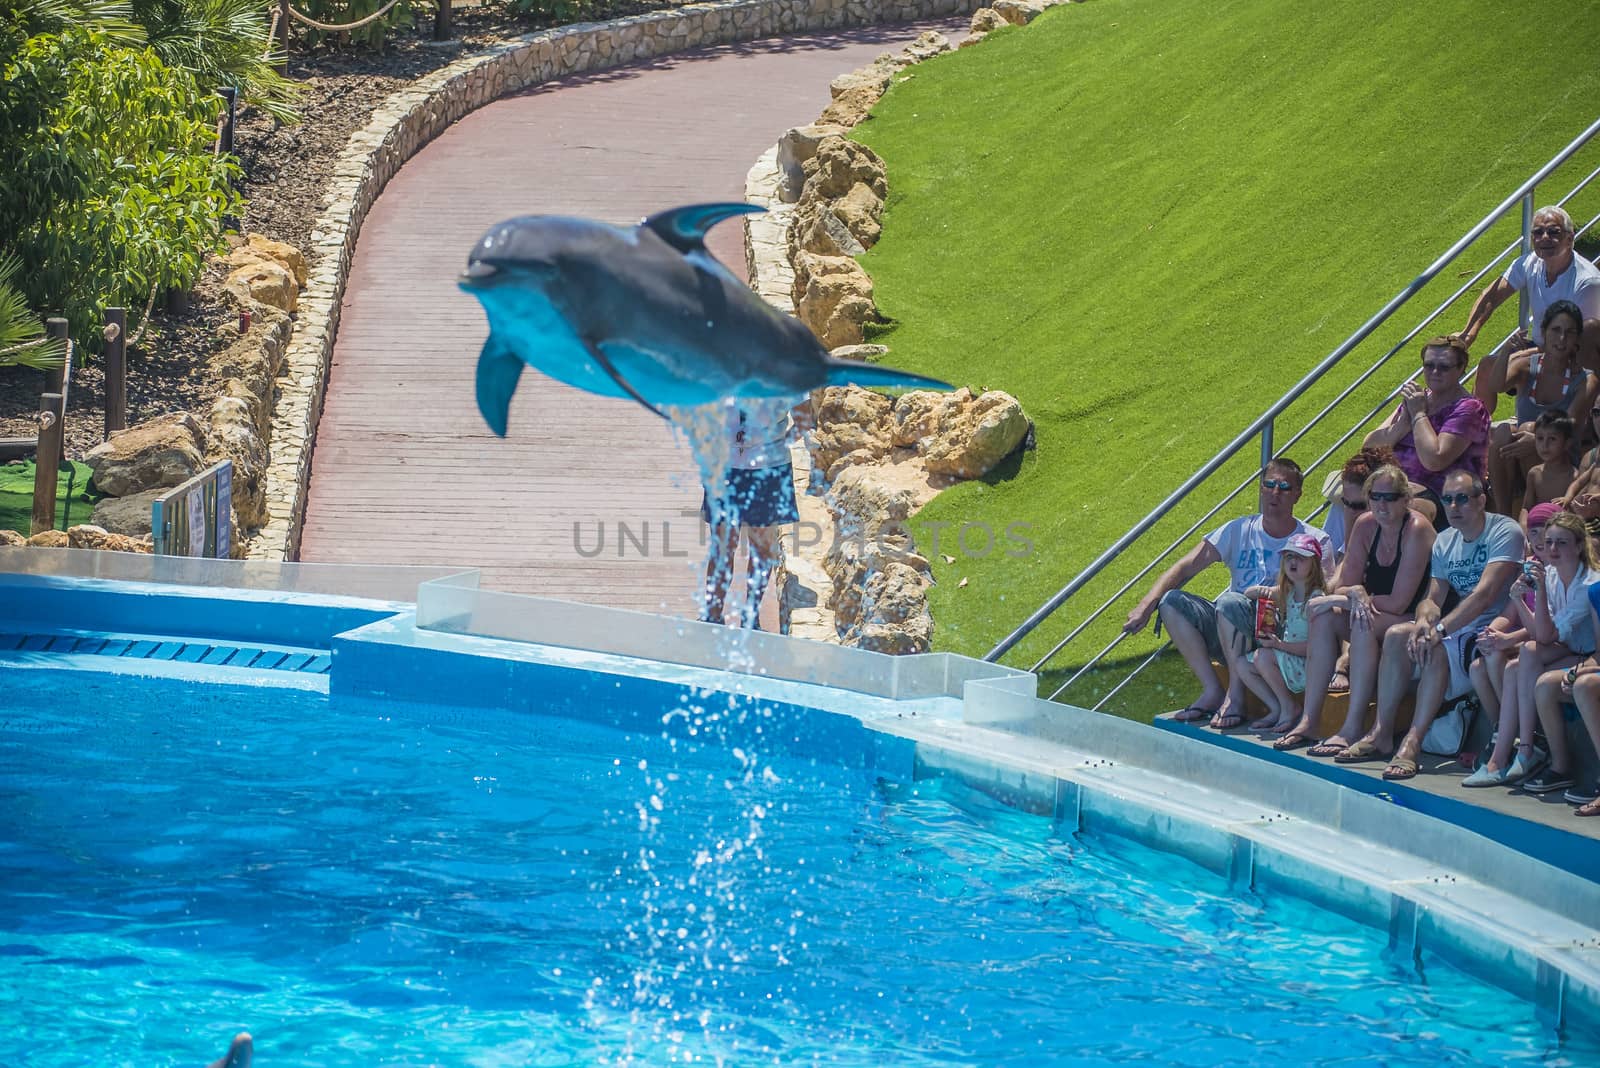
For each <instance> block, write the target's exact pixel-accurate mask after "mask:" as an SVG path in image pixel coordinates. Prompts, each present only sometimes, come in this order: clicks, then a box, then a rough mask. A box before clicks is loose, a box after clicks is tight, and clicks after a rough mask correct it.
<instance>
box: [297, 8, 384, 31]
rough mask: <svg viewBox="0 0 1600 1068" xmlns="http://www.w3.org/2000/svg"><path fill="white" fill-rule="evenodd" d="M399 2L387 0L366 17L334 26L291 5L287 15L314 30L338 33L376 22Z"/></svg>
mask: <svg viewBox="0 0 1600 1068" xmlns="http://www.w3.org/2000/svg"><path fill="white" fill-rule="evenodd" d="M399 2H400V0H389V2H388V3H387V4H384V5H383V7H382V8H380V9H379V10H377V11H374V12H373V13H372V14H370V15H368V16H367V17H366V18H364V19H357V20H356V21H355V22H348V23H345V24H344V25H343V26H334V25H331V24H329V23H326V22H318V21H317V20H316V19H314V18H311V17H310V16H309V15H302V14H301V13H300V12H298V11H296V10H295V9H294V8H293V7H290V8H289V15H290V17H291V18H293V19H294V20H295V21H296V22H298V23H300V24H301V25H303V26H310V27H311V28H312V29H314V30H323V31H325V32H327V33H338V32H340V31H343V30H358V29H360V28H361V27H363V26H365V25H366V24H367V23H369V22H377V21H378V20H379V19H381V18H383V16H385V15H387V14H388V13H389V10H390V9H391V8H393V7H394V5H396V4H398V3H399Z"/></svg>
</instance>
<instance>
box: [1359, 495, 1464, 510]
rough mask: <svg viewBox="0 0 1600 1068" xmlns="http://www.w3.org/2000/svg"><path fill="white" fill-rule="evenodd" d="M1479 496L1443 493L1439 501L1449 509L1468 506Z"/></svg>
mask: <svg viewBox="0 0 1600 1068" xmlns="http://www.w3.org/2000/svg"><path fill="white" fill-rule="evenodd" d="M1373 496H1374V497H1376V496H1377V494H1373ZM1477 496H1480V494H1477V493H1441V494H1439V499H1440V500H1441V501H1443V502H1444V503H1445V505H1446V507H1449V506H1452V505H1458V504H1468V503H1470V502H1471V500H1472V498H1474V497H1477Z"/></svg>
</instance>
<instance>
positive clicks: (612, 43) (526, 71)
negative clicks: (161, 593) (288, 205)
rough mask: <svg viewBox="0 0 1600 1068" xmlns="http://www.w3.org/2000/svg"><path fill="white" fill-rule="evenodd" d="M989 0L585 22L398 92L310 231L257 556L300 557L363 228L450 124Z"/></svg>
mask: <svg viewBox="0 0 1600 1068" xmlns="http://www.w3.org/2000/svg"><path fill="white" fill-rule="evenodd" d="M979 6H981V5H980V2H979V0H722V2H719V3H707V4H691V5H689V6H686V7H681V8H676V9H674V10H670V11H658V12H651V13H650V14H646V15H634V16H630V17H628V18H622V19H614V20H612V21H610V22H602V23H581V24H578V25H574V26H564V27H561V28H560V29H555V30H549V31H547V32H544V33H537V34H529V35H527V36H525V37H522V38H520V39H519V40H516V41H510V42H507V43H505V44H500V45H495V46H494V47H492V48H489V49H486V50H485V51H482V52H478V53H476V54H474V55H471V56H466V57H463V58H462V59H458V60H456V61H455V62H454V63H451V64H449V65H448V66H446V67H443V68H441V69H439V70H437V71H434V72H433V73H432V74H428V75H424V76H423V77H422V78H419V79H418V80H417V81H416V82H414V83H413V84H412V85H411V86H409V87H408V88H406V89H403V90H401V91H400V92H398V93H396V94H394V95H393V96H391V97H389V98H388V100H386V101H384V103H383V104H382V105H380V106H379V107H378V108H377V109H375V110H374V111H373V114H372V119H371V120H370V121H369V122H368V123H367V125H366V127H365V128H364V129H362V130H360V131H358V132H357V133H355V134H354V135H352V136H351V138H350V143H349V144H348V145H347V146H346V147H345V150H344V152H343V154H342V155H341V156H340V157H339V161H338V163H337V164H336V165H335V167H334V170H333V181H332V183H331V184H330V187H329V189H328V191H327V194H326V196H325V201H326V203H327V207H326V208H324V209H323V212H322V215H321V216H320V218H319V219H318V220H317V225H316V229H315V230H314V231H313V232H312V235H311V244H312V249H311V250H309V251H312V252H314V253H315V256H316V261H315V264H314V265H313V267H312V269H311V276H310V278H309V279H308V281H307V283H306V287H305V289H304V291H303V292H302V293H301V295H300V312H299V319H298V322H297V324H296V328H295V332H294V338H293V339H292V340H291V341H290V343H289V351H288V354H287V356H286V358H285V360H284V368H283V371H282V373H281V375H280V377H279V379H278V388H279V396H278V403H277V406H276V408H275V410H274V412H273V417H272V439H271V441H270V442H269V447H270V448H271V450H272V462H271V465H270V466H269V467H268V470H267V477H266V494H267V516H268V519H267V525H266V526H265V527H263V528H262V529H261V530H260V531H259V532H258V533H257V534H256V535H255V536H254V537H253V538H251V540H250V545H249V549H248V551H247V553H246V555H247V557H248V558H249V559H256V560H293V559H295V558H296V557H297V556H298V555H299V548H300V528H301V523H302V521H303V520H304V517H305V491H306V484H307V481H308V480H309V478H310V474H311V449H312V445H313V443H314V442H315V439H316V428H317V420H318V418H319V417H320V416H321V414H322V394H323V389H324V387H325V386H326V384H327V379H328V365H329V361H330V359H331V358H332V354H333V339H334V335H335V333H336V332H337V331H338V328H339V308H340V304H341V302H342V301H343V298H344V284H345V279H346V277H347V276H348V274H349V270H350V262H351V257H352V255H353V253H354V251H355V245H356V235H357V234H358V233H360V231H361V224H362V222H363V221H364V220H365V219H366V216H367V211H368V210H369V209H370V208H371V207H372V205H373V203H374V202H375V201H376V200H377V199H378V194H380V193H381V192H382V191H383V188H384V186H385V185H387V184H388V182H389V179H390V178H392V177H394V175H395V173H396V172H398V171H399V170H400V167H401V166H402V165H403V164H404V163H405V162H406V161H407V160H409V159H410V158H411V157H412V156H413V155H415V154H416V152H417V150H418V149H420V148H421V147H422V146H423V145H426V144H427V143H428V142H429V141H431V140H433V139H434V138H435V137H437V136H438V135H439V134H440V133H441V132H443V130H444V129H445V128H446V127H448V126H449V125H450V124H451V123H453V122H455V121H457V120H458V119H460V118H461V117H462V116H464V115H466V114H467V113H468V112H470V111H473V110H475V109H477V108H480V107H482V106H483V105H485V104H487V103H490V102H491V101H494V100H497V99H499V98H500V97H502V96H506V95H507V94H510V93H515V92H519V91H521V90H523V89H527V88H528V87H530V86H534V85H539V84H541V83H543V82H547V81H551V80H553V79H556V78H564V77H568V76H570V75H573V74H582V73H585V72H589V71H596V70H605V69H608V68H611V67H617V66H621V65H623V64H627V63H636V62H638V61H640V60H647V59H654V58H656V57H659V56H664V55H670V54H672V53H676V52H683V51H687V50H689V49H692V48H703V47H706V46H710V45H722V44H731V43H734V42H738V41H756V40H762V39H764V38H768V37H778V36H782V35H784V34H790V33H796V32H802V31H806V32H809V31H816V30H834V29H842V28H845V27H851V26H871V25H877V24H880V23H897V22H913V21H917V20H921V19H930V18H939V17H943V16H950V15H959V14H970V13H971V12H972V11H974V10H976V9H977V8H978V7H979Z"/></svg>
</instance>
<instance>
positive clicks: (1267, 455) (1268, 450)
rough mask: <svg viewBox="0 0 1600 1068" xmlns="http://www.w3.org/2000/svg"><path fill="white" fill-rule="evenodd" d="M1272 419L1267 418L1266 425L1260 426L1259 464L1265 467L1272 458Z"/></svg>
mask: <svg viewBox="0 0 1600 1068" xmlns="http://www.w3.org/2000/svg"><path fill="white" fill-rule="evenodd" d="M1273 423H1274V420H1271V419H1268V420H1267V425H1266V426H1264V427H1262V428H1261V466H1262V468H1265V467H1266V466H1267V463H1268V462H1269V461H1270V460H1271V459H1272V426H1273Z"/></svg>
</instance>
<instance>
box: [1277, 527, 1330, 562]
mask: <svg viewBox="0 0 1600 1068" xmlns="http://www.w3.org/2000/svg"><path fill="white" fill-rule="evenodd" d="M1283 551H1284V552H1286V553H1293V554H1294V555H1295V556H1307V557H1310V558H1311V559H1313V560H1315V561H1316V562H1317V563H1319V564H1320V563H1322V544H1321V543H1320V542H1318V541H1317V539H1316V538H1313V537H1312V536H1311V535H1310V534H1296V535H1295V536H1294V537H1292V538H1290V539H1289V544H1287V545H1285V546H1284V547H1283Z"/></svg>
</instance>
